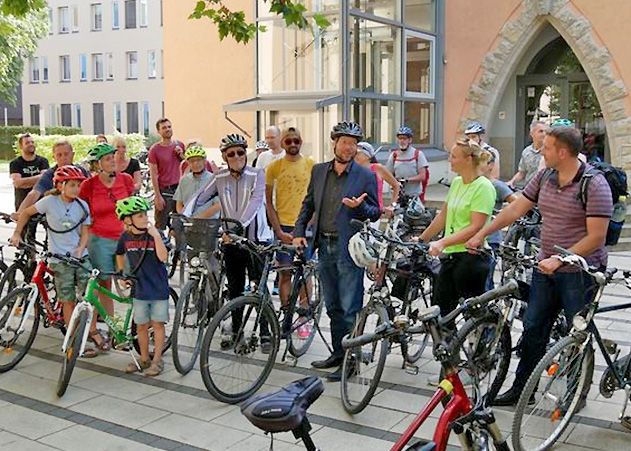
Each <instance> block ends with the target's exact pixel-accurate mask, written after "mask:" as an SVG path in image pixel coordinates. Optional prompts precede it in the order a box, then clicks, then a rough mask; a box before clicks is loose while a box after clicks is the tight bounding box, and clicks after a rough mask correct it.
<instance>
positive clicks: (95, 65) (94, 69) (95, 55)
mask: <svg viewBox="0 0 631 451" xmlns="http://www.w3.org/2000/svg"><path fill="white" fill-rule="evenodd" d="M99 57H100V58H101V76H100V77H99V74H98V71H97V68H98V61H99ZM91 66H92V81H103V80H104V79H105V64H104V59H103V53H92V64H91Z"/></svg>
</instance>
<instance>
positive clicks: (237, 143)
mask: <svg viewBox="0 0 631 451" xmlns="http://www.w3.org/2000/svg"><path fill="white" fill-rule="evenodd" d="M230 147H243V148H244V149H247V148H248V141H247V140H246V139H245V138H244V137H243V136H241V135H237V134H236V133H231V134H229V135H226V136H224V137H223V138H222V139H221V143H220V144H219V150H221V151H222V152H223V151H224V150H226V149H228V148H230Z"/></svg>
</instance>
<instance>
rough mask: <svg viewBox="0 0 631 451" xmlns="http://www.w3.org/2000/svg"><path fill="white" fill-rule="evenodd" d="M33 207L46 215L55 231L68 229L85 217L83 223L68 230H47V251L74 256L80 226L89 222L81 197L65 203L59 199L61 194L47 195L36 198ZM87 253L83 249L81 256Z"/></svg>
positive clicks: (88, 209)
mask: <svg viewBox="0 0 631 451" xmlns="http://www.w3.org/2000/svg"><path fill="white" fill-rule="evenodd" d="M81 206H83V208H81ZM35 209H36V210H37V211H38V212H39V213H41V214H44V215H46V222H47V223H48V225H49V226H50V227H51V228H52V229H54V230H57V231H63V230H70V229H72V228H73V227H74V226H75V225H76V224H78V223H79V222H80V221H81V220H82V219H83V218H84V217H85V220H84V221H83V223H82V224H81V225H80V226H78V227H75V228H74V229H73V230H71V231H70V232H66V233H57V232H53V231H52V230H48V251H49V252H52V253H55V254H61V255H65V254H67V253H70V254H71V255H73V256H74V253H75V251H76V249H77V247H78V246H79V240H80V239H81V227H83V226H84V225H90V224H91V220H90V207H88V204H87V203H86V202H85V201H83V200H81V199H76V200H74V201H73V202H70V203H66V202H64V201H63V200H61V196H57V195H49V196H45V197H42V198H41V199H40V200H38V201H37V202H36V203H35ZM87 253H88V251H87V250H85V251H84V253H83V256H85V255H87Z"/></svg>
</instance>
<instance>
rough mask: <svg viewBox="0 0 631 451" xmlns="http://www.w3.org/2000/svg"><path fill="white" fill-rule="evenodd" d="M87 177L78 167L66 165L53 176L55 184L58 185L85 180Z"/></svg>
mask: <svg viewBox="0 0 631 451" xmlns="http://www.w3.org/2000/svg"><path fill="white" fill-rule="evenodd" d="M85 179H86V177H85V175H84V174H83V172H81V169H79V168H78V167H76V166H71V165H66V166H61V167H59V168H57V169H56V170H55V175H54V176H53V184H57V183H59V182H67V181H68V180H79V181H82V180H85Z"/></svg>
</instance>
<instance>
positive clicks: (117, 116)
mask: <svg viewBox="0 0 631 451" xmlns="http://www.w3.org/2000/svg"><path fill="white" fill-rule="evenodd" d="M122 122H123V112H122V109H121V104H120V102H116V103H115V104H114V128H116V130H117V131H118V132H121V131H122V128H121V127H122Z"/></svg>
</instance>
